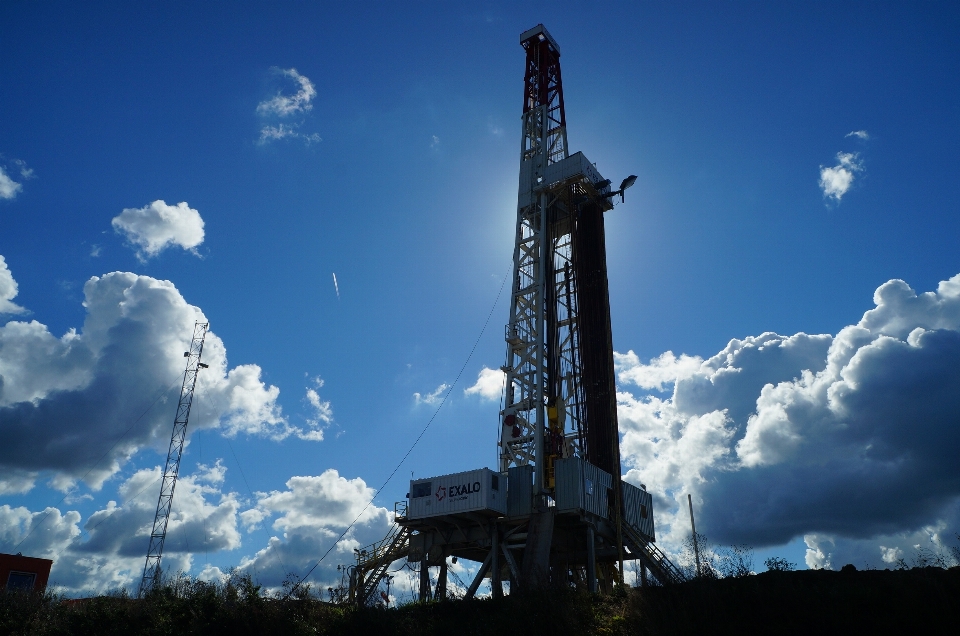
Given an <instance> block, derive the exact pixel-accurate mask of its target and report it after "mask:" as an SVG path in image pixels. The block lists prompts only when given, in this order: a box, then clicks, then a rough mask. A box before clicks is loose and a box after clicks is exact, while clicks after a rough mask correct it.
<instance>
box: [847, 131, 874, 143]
mask: <svg viewBox="0 0 960 636" xmlns="http://www.w3.org/2000/svg"><path fill="white" fill-rule="evenodd" d="M844 136H845V137H857V138H858V139H863V140H864V141H866V140H867V139H870V135H869V134H867V131H866V130H853V131H850V132H848V133H847V134H846V135H844Z"/></svg>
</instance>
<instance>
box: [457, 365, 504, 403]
mask: <svg viewBox="0 0 960 636" xmlns="http://www.w3.org/2000/svg"><path fill="white" fill-rule="evenodd" d="M503 378H504V373H503V371H501V370H500V369H488V368H487V367H483V368H482V369H480V373H479V374H478V375H477V381H476V382H475V383H474V385H473V386H471V387H467V388H466V389H464V390H463V392H464V394H465V395H479V396H480V398H481V399H483V400H499V399H500V394H501V393H502V392H503Z"/></svg>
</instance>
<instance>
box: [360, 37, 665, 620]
mask: <svg viewBox="0 0 960 636" xmlns="http://www.w3.org/2000/svg"><path fill="white" fill-rule="evenodd" d="M520 44H521V45H522V46H523V49H524V51H525V54H526V63H525V67H524V80H523V115H522V120H521V139H520V180H519V193H518V203H517V223H516V233H515V242H514V252H513V279H512V285H511V297H510V315H509V322H508V324H507V325H506V329H505V340H506V361H505V364H504V365H503V367H501V369H502V371H503V373H504V375H505V396H504V402H503V404H504V406H503V410H502V411H501V413H500V431H499V438H498V446H497V449H498V456H499V466H498V467H497V470H495V471H494V470H489V469H480V470H473V471H468V472H465V473H456V474H453V475H444V476H439V477H433V478H428V479H416V480H413V481H411V483H410V492H409V493H408V499H407V500H406V501H405V502H400V503H398V504H397V507H396V509H395V513H396V522H397V526H396V527H395V528H394V529H393V530H392V531H391V534H390V535H388V537H387V538H386V539H384V540H383V541H381V542H379V543H376V544H373V545H372V546H368V547H367V548H365V549H364V550H358V551H357V553H356V554H357V563H356V565H355V566H353V568H352V570H351V585H350V591H351V598H352V599H353V600H354V601H356V602H359V603H363V602H366V600H367V599H368V598H370V596H371V594H372V592H373V591H374V590H375V589H376V587H377V584H378V583H379V580H380V577H382V576H383V573H385V572H386V568H387V566H388V565H389V563H390V562H393V561H394V560H396V559H399V558H402V557H406V558H407V560H408V561H410V562H414V563H417V564H419V567H420V598H421V599H422V600H425V599H427V598H430V597H434V598H444V597H445V595H446V579H447V576H446V574H447V558H448V557H451V556H452V557H457V558H465V559H471V560H474V561H478V562H480V563H481V565H480V568H479V570H478V572H477V575H476V576H475V578H474V579H473V581H472V583H471V585H470V587H469V588H468V589H467V591H466V596H467V597H468V598H469V597H472V596H473V595H474V594H475V593H476V591H477V589H478V588H479V586H480V584H481V583H482V581H483V580H484V579H485V578H487V577H489V579H490V586H491V589H492V593H493V595H494V596H500V595H502V594H503V585H502V584H503V582H505V581H507V580H509V583H510V591H511V593H513V592H516V591H523V590H533V589H542V588H546V587H555V586H561V587H583V588H585V589H588V590H590V591H591V592H596V591H609V590H612V589H613V587H614V586H616V585H622V584H623V575H624V561H637V562H638V565H639V567H640V569H641V572H642V573H643V579H644V581H648V580H649V579H652V581H650V582H651V583H657V584H661V585H668V584H671V583H677V582H681V581H683V580H684V575H683V574H682V573H681V571H680V570H679V569H678V568H677V567H676V566H675V565H674V564H673V563H671V562H670V560H669V559H668V558H667V556H666V555H665V554H664V553H663V552H662V551H660V550H659V549H658V548H657V547H656V546H655V545H654V542H655V532H654V524H653V500H652V497H651V495H650V494H649V493H648V492H647V491H646V488H645V487H639V488H638V487H636V486H634V485H632V484H629V483H627V482H624V481H622V479H621V474H620V436H619V432H618V425H617V404H616V385H615V375H614V366H613V338H612V331H611V320H610V301H609V295H608V284H607V263H606V246H605V236H604V213H605V212H607V211H609V210H612V209H613V207H614V199H615V198H616V197H619V198H620V200H621V201H623V199H624V191H625V190H626V189H627V188H629V187H630V186H632V185H633V183H634V182H635V181H636V177H635V176H632V175H631V176H629V177H627V178H626V179H624V180H623V182H622V183H621V184H620V187H619V188H618V189H613V188H612V187H611V181H610V180H609V179H604V178H603V176H602V175H601V174H600V173H599V172H598V171H597V168H596V166H595V164H593V163H591V162H590V161H589V160H588V159H587V158H586V157H585V156H584V155H583V153H582V152H577V153H574V154H570V153H569V152H568V145H567V126H566V113H565V110H564V103H563V83H562V79H561V73H560V47H559V46H558V44H557V42H556V41H555V40H554V39H553V37H552V36H551V35H550V33H549V32H548V31H547V30H546V28H544V26H543V25H542V24H540V25H537V26H536V27H534V28H532V29H530V30H528V31H526V32H524V33H523V34H522V35H521V36H520ZM431 567H438V568H439V573H438V576H437V581H438V582H437V585H436V590H435V591H433V590H431V579H430V576H429V568H431ZM648 575H649V579H648Z"/></svg>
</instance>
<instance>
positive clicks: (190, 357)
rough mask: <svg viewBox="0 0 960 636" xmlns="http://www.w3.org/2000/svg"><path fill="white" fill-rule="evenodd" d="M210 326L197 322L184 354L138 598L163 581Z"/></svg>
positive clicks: (205, 366)
mask: <svg viewBox="0 0 960 636" xmlns="http://www.w3.org/2000/svg"><path fill="white" fill-rule="evenodd" d="M209 329H210V323H208V322H197V323H195V324H194V326H193V339H192V340H191V341H190V350H189V351H185V352H184V353H183V357H184V358H186V359H187V368H186V370H184V372H183V385H182V386H181V388H180V402H179V403H178V404H177V415H176V417H175V418H174V420H173V434H172V435H171V436H170V449H169V450H168V451H167V463H166V465H164V467H163V479H162V480H161V481H160V499H159V500H158V501H157V514H156V517H154V520H153V532H151V533H150V547H149V548H148V549H147V561H146V563H144V565H143V578H142V579H141V580H140V589H139V590H138V591H137V598H142V597H143V595H144V594H145V593H146V592H148V591H149V590H150V589H152V588H153V587H154V586H156V585H157V584H158V583H160V573H161V570H160V558H161V557H162V556H163V542H164V540H165V539H166V537H167V523H168V522H169V520H170V508H171V506H172V505H173V491H174V489H175V488H176V487H177V475H178V474H179V472H180V458H181V457H182V456H183V444H184V441H185V439H186V435H187V421H188V420H189V418H190V407H191V406H193V391H194V389H195V388H196V386H197V374H198V373H199V371H200V369H206V368H207V365H205V364H203V363H202V362H200V356H201V354H202V353H203V341H204V339H205V338H206V337H207V331H208V330H209Z"/></svg>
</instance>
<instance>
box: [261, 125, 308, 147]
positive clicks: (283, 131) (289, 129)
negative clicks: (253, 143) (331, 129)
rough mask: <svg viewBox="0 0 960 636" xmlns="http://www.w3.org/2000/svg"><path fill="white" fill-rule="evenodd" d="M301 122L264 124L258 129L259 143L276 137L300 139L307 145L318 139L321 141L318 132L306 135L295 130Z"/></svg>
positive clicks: (267, 141) (273, 139)
mask: <svg viewBox="0 0 960 636" xmlns="http://www.w3.org/2000/svg"><path fill="white" fill-rule="evenodd" d="M300 126H301V124H284V123H281V124H278V125H276V126H264V127H263V128H261V129H260V140H259V142H260V144H265V143H269V142H271V141H276V140H278V139H286V138H290V139H302V140H303V142H304V143H305V144H307V145H308V146H309V145H310V144H312V143H317V142H318V141H323V140H322V139H321V138H320V135H319V134H318V133H313V134H312V135H307V134H304V133H301V132H300V131H299V130H297V129H298V128H299V127H300Z"/></svg>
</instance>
